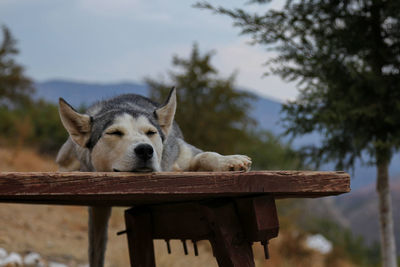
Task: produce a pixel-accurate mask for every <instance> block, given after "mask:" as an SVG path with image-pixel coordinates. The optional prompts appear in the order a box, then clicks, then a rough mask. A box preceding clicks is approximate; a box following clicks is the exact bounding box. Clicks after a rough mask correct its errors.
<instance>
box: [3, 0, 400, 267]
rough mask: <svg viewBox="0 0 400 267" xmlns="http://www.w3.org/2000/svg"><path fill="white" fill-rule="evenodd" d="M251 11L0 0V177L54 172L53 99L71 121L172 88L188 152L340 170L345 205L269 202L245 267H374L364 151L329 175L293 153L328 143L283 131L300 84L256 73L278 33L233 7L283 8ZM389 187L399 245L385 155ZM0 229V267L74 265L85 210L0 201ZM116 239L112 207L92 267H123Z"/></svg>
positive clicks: (82, 250)
mask: <svg viewBox="0 0 400 267" xmlns="http://www.w3.org/2000/svg"><path fill="white" fill-rule="evenodd" d="M255 2H261V3H256V4H254V3H253V4H252V5H250V4H249V3H247V4H246V3H244V2H241V1H235V3H232V1H222V0H219V1H213V3H212V4H213V5H216V6H217V7H218V6H222V7H223V9H222V8H217V7H214V6H210V5H208V4H206V3H197V1H159V0H157V1H140V0H132V1H129V0H115V1H106V0H96V1H95V0H81V1H78V0H74V1H54V0H37V1H29V0H20V1H12V0H0V26H2V33H1V35H0V171H56V170H57V166H56V164H55V162H54V159H55V156H56V154H57V151H58V149H59V147H60V146H61V145H62V144H63V142H64V141H65V140H66V138H67V132H66V131H65V130H64V128H63V127H62V125H61V123H60V120H59V116H58V110H57V101H58V98H59V97H63V98H64V99H65V100H67V101H68V102H69V103H70V104H71V105H73V106H74V107H75V108H77V109H78V110H81V111H84V110H85V108H86V107H88V106H89V105H90V104H92V103H93V102H95V101H99V100H102V99H106V98H108V97H111V96H115V95H120V94H124V93H137V94H141V95H146V96H149V97H151V98H152V99H154V100H157V101H162V99H164V97H165V95H166V92H167V91H168V89H169V88H170V87H172V86H176V87H177V89H178V111H177V115H176V120H177V122H178V123H179V125H180V126H181V128H182V131H183V133H184V135H185V138H186V140H187V141H188V142H189V143H191V144H193V145H196V146H198V147H200V148H202V149H204V150H212V151H217V152H220V153H222V154H232V153H240V154H247V155H249V156H250V157H252V159H253V169H258V170H261V169H263V170H296V169H310V170H314V169H320V170H334V169H335V168H337V167H339V168H340V169H343V168H344V169H345V170H347V171H350V173H351V176H352V185H351V187H352V192H351V193H350V194H346V195H343V196H338V197H330V198H323V199H318V200H312V199H310V200H304V199H302V200H297V199H292V200H283V201H278V212H279V219H280V223H281V230H280V234H279V237H278V238H276V239H273V240H272V241H271V243H270V250H271V260H269V261H265V260H264V259H263V257H264V256H263V252H262V247H261V246H258V245H255V246H254V251H255V254H256V264H257V266H380V248H379V216H378V208H377V207H378V202H377V194H376V193H375V179H376V168H375V166H374V164H373V160H374V154H373V153H372V154H369V153H367V152H365V151H363V150H362V149H360V150H357V153H358V152H359V153H358V155H362V156H363V160H360V157H356V158H355V159H354V161H353V162H351V164H344V165H343V164H342V165H340V164H339V165H338V164H336V163H337V162H336V161H335V160H333V159H332V158H331V157H328V158H327V159H326V160H323V161H321V162H319V160H316V159H315V157H311V156H309V154H307V153H305V151H308V148H310V147H324V144H326V143H325V140H327V136H328V135H326V133H325V132H323V131H318V129H314V128H312V127H311V129H308V130H304V131H303V132H301V133H295V132H294V131H293V126H294V125H296V121H295V120H293V116H291V115H292V114H293V109H291V107H293V106H292V105H294V104H299V103H300V102H301V101H302V100H304V96H305V95H306V93H305V92H306V91H307V90H305V89H304V88H305V87H304V86H303V87H302V86H301V85H302V84H303V85H304V80H303V83H301V80H300V81H299V80H298V77H297V78H296V77H291V76H290V75H289V74H288V73H286V74H285V72H284V70H283V69H282V68H281V69H279V67H276V66H275V69H274V67H272V71H270V70H271V68H270V67H269V66H266V63H268V64H270V63H271V62H272V63H274V62H273V61H274V60H275V59H278V61H279V60H281V61H282V62H289V60H288V54H284V52H282V50H279V47H278V46H277V43H279V42H281V43H282V42H283V43H284V41H283V39H281V40H279V38H280V37H279V36H278V35H275V36H271V35H270V33H273V32H274V31H273V29H275V28H278V29H276V31H277V32H279V30H282V31H283V30H284V29H279V27H278V26H280V25H281V26H282V27H283V26H284V25H286V24H284V23H283V22H282V21H275V22H274V21H268V20H265V18H263V19H262V18H260V17H259V18H258V20H257V17H255V18H256V20H254V21H252V20H251V18H252V17H246V13H240V12H239V11H238V10H237V9H236V8H241V9H243V10H244V12H248V13H247V14H264V13H266V12H269V11H270V10H280V9H284V8H285V7H284V5H283V4H284V3H283V2H281V1H275V2H272V3H269V4H264V3H263V2H269V1H255ZM287 10H289V9H287ZM229 12H230V13H229ZM235 12H238V13H235ZM216 13H218V14H216ZM245 22H246V23H248V25H253V26H254V25H255V26H257V25H258V23H259V24H262V23H264V24H265V25H268V27H266V29H267V30H266V31H265V32H262V33H261V34H260V36H258V32H257V31H258V30H260V29H261V28H260V27H259V28H257V27H253V28H246V24H245ZM273 22H274V23H273ZM268 23H269V24H268ZM280 23H282V24H280ZM293 25H294V24H293ZM272 27H275V28H272ZM343 27H344V26H343V25H339V26H337V28H343ZM260 31H262V29H261V30H260ZM239 33H242V34H241V35H240V34H239ZM307 34H308V33H307ZM272 35H273V34H272ZM263 38H264V39H263ZM268 38H269V39H268ZM273 38H275V39H274V40H275V41H277V42H275V43H273V40H272V39H273ZM296 38H297V37H293V40H297V39H296ZM347 38H353V37H347ZM273 44H275V46H273ZM270 48H273V49H270ZM275 48H278V49H275ZM280 48H282V49H286V50H284V51H289V50H290V48H291V47H289V46H286V48H285V47H284V46H282V47H280ZM282 55H284V56H286V58H279V56H282ZM295 56H296V57H297V56H298V55H295ZM285 60H286V61H285ZM300 61H302V62H304V61H305V60H304V59H301V60H299V59H296V60H295V61H294V62H295V63H293V62H292V63H290V64H294V65H296V64H297V66H301V64H300V63H299V62H300ZM275 63H276V62H275ZM290 64H289V66H290ZM302 69H306V68H305V67H304V66H303V67H302ZM286 70H287V69H286ZM292 70H293V71H294V72H296V70H294V69H292ZM317 70H318V68H313V70H312V71H314V72H317ZM267 72H270V73H269V75H266V73H267ZM296 73H297V75H306V74H304V73H303V74H299V73H300V72H296ZM337 79H338V80H340V78H337ZM299 82H300V83H299ZM306 84H307V81H306ZM308 85H309V87H310V83H308ZM396 85H397V86H398V84H396ZM296 101H298V102H296ZM297 115H298V116H299V114H297ZM300 115H301V114H300ZM194 117H195V118H196V120H195V121H194V120H193V118H194ZM284 122H286V123H289V124H290V125H289V126H288V124H285V123H284ZM305 128H307V127H305ZM314 130H316V131H314ZM285 133H287V134H285ZM305 147H307V149H306V148H305ZM339 154H340V153H339ZM368 163H370V164H368ZM389 176H390V179H391V193H392V199H393V203H394V204H393V207H394V224H395V237H396V240H397V244H399V241H400V229H399V227H397V228H396V226H398V225H399V222H400V210H399V208H398V206H397V205H396V204H397V203H399V201H400V158H399V157H398V154H393V156H392V160H391V164H390V166H389ZM0 218H1V219H2V220H0V252H1V253H0V266H3V265H1V257H2V255H3V256H4V257H3V258H5V257H6V256H7V255H10V253H12V252H15V253H18V254H19V255H21V256H25V255H28V254H29V253H30V252H35V253H39V254H40V255H41V258H42V261H43V266H64V265H65V266H85V264H87V255H86V254H87V253H86V247H87V237H86V232H87V214H86V209H85V208H83V207H57V206H29V205H12V204H9V205H8V204H7V205H4V204H2V205H0ZM122 229H124V223H123V209H115V210H114V211H113V215H112V219H111V224H110V230H109V235H110V242H109V245H108V251H107V256H106V266H110V267H111V266H128V262H129V258H128V255H127V244H126V240H125V237H124V236H118V237H117V236H116V235H115V233H116V232H117V231H119V230H122ZM399 247H400V246H399V245H398V248H399ZM172 248H173V253H172V254H171V255H168V254H167V252H166V248H165V247H164V244H163V243H162V242H157V243H156V249H157V263H158V264H159V265H158V266H189V265H191V266H216V262H215V260H214V258H213V257H212V253H211V249H210V247H209V245H208V244H207V243H205V242H204V243H202V244H201V245H200V257H194V256H184V254H183V249H182V248H181V247H180V245H179V243H178V242H176V243H173V246H172ZM398 250H399V249H398ZM2 251H3V252H4V253H3V252H2ZM191 252H192V251H191ZM2 253H3V254H2ZM191 254H193V253H191ZM51 264H53V265H51ZM56 264H59V265H56ZM62 264H64V265H62ZM10 266H11V265H10ZM26 266H30V265H26ZM32 266H36V265H32ZM37 266H40V265H37Z"/></svg>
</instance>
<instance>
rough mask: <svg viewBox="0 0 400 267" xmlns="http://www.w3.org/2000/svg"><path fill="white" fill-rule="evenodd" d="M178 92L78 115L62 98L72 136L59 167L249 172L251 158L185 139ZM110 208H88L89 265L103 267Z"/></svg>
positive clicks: (130, 97)
mask: <svg viewBox="0 0 400 267" xmlns="http://www.w3.org/2000/svg"><path fill="white" fill-rule="evenodd" d="M175 110H176V91H175V89H174V88H173V89H172V90H171V92H170V93H169V96H168V98H167V100H166V102H165V103H164V104H162V105H160V104H158V103H155V102H153V101H151V100H150V99H148V98H146V97H143V96H139V95H135V94H127V95H121V96H118V97H115V98H111V99H109V100H106V101H101V102H98V103H96V104H94V105H93V106H91V107H90V108H89V109H88V110H87V112H86V113H85V114H81V113H78V112H77V111H76V110H74V108H72V107H71V106H70V105H69V104H68V103H67V102H66V101H65V100H63V99H61V98H60V100H59V113H60V117H61V121H62V123H63V125H64V127H65V129H66V130H67V131H68V133H69V138H68V140H67V141H66V142H65V143H64V145H63V146H62V147H61V149H60V151H59V152H58V155H57V160H56V161H57V163H58V165H59V169H60V171H88V172H96V171H98V172H153V171H154V172H160V171H248V170H249V169H250V166H251V159H250V158H249V157H247V156H244V155H230V156H222V155H220V154H218V153H215V152H203V151H201V150H200V149H198V148H196V147H194V146H192V145H189V144H187V143H186V142H185V141H184V140H183V136H182V133H181V131H180V129H179V127H178V125H177V124H176V123H175V122H174V115H175ZM110 214H111V207H91V208H89V263H90V266H91V267H102V266H103V264H104V253H105V248H106V242H107V224H108V220H109V217H110Z"/></svg>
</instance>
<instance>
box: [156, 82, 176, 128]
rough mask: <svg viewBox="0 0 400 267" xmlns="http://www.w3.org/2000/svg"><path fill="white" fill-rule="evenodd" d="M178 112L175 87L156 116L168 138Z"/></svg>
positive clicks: (157, 110)
mask: <svg viewBox="0 0 400 267" xmlns="http://www.w3.org/2000/svg"><path fill="white" fill-rule="evenodd" d="M175 110H176V90H175V87H173V88H172V89H171V91H170V92H169V95H168V98H167V101H165V103H164V105H162V106H161V107H160V108H158V109H156V111H155V114H156V117H157V120H158V124H159V125H160V127H161V130H162V131H163V132H164V134H165V135H166V136H167V135H168V133H169V131H170V130H171V126H172V122H173V121H174V116H175Z"/></svg>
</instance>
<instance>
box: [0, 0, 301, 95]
mask: <svg viewBox="0 0 400 267" xmlns="http://www.w3.org/2000/svg"><path fill="white" fill-rule="evenodd" d="M196 2H197V1H189V0H186V1H184V0H172V1H162V0H153V1H144V0H112V1H111V0H69V1H65V0H35V1H32V0H18V1H15V0H0V25H6V26H7V27H9V29H10V30H11V32H12V34H13V36H14V38H15V39H17V41H18V44H17V45H18V48H19V50H20V54H19V55H18V57H17V60H18V62H19V63H21V64H22V65H24V66H25V68H26V74H27V75H28V76H30V77H31V78H33V79H34V80H36V81H45V80H50V79H68V80H75V81H84V82H96V83H108V82H120V81H134V82H143V80H144V78H145V77H153V78H158V77H160V78H163V77H164V78H166V77H167V70H169V69H171V67H172V65H171V60H172V56H173V55H179V56H180V57H188V56H189V54H190V51H191V49H192V46H193V43H194V42H197V43H198V44H199V48H200V51H201V52H203V53H205V52H208V51H210V50H214V51H215V52H216V54H215V56H214V57H213V60H212V64H214V66H215V67H216V68H217V69H218V70H219V74H220V75H221V76H223V77H227V76H229V75H230V74H231V73H232V72H234V71H236V72H237V73H238V75H237V80H236V81H237V85H238V86H239V87H242V88H246V89H249V90H251V91H253V92H256V93H258V94H260V95H263V96H268V97H271V98H274V99H276V100H281V101H286V100H292V99H294V98H295V97H296V96H297V94H298V91H297V89H296V88H295V85H294V84H293V83H286V82H284V81H282V80H281V79H280V78H279V77H277V76H268V77H265V76H264V75H263V74H264V73H265V72H266V71H267V68H266V67H265V66H263V64H264V63H265V62H266V61H267V60H268V58H269V57H271V56H272V55H271V53H270V52H267V51H266V49H265V47H261V46H257V45H256V46H254V45H250V44H249V42H250V37H249V36H240V35H239V31H240V30H239V28H234V27H233V24H232V20H231V19H230V18H228V17H224V16H221V15H215V14H213V13H212V12H210V11H208V10H200V9H196V8H193V7H192V6H193V4H195V3H196ZM245 2H246V1H228V0H226V1H223V0H218V1H215V0H214V1H212V3H213V4H215V5H221V6H226V7H245V8H247V9H249V10H257V11H259V10H261V9H262V8H266V7H264V6H253V5H252V6H248V5H247V6H245V5H244V4H243V3H245Z"/></svg>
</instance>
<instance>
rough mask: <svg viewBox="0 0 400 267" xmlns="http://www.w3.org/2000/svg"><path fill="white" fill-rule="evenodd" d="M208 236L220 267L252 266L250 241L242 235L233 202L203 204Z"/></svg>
mask: <svg viewBox="0 0 400 267" xmlns="http://www.w3.org/2000/svg"><path fill="white" fill-rule="evenodd" d="M203 211H204V215H205V217H206V220H207V222H208V224H209V227H210V229H211V231H212V233H213V236H212V237H211V238H210V242H211V245H212V247H213V252H214V255H215V257H216V259H217V262H218V265H219V266H220V267H254V266H255V265H254V259H253V251H252V247H251V242H248V241H247V240H246V238H245V236H244V233H243V229H242V227H241V225H240V220H239V218H238V215H237V213H236V210H235V205H234V203H233V202H227V203H224V204H217V205H212V206H210V205H207V206H204V209H203Z"/></svg>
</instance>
